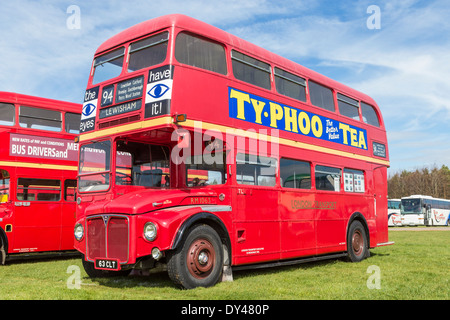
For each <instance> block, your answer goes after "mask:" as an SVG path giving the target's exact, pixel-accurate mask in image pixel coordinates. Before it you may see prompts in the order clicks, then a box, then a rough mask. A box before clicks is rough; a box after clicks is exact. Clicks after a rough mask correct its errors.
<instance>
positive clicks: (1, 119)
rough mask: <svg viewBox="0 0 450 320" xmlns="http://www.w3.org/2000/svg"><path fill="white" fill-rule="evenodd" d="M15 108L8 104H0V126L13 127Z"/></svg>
mask: <svg viewBox="0 0 450 320" xmlns="http://www.w3.org/2000/svg"><path fill="white" fill-rule="evenodd" d="M14 118H15V108H14V105H12V104H9V103H0V125H3V126H12V125H14V120H15V119H14Z"/></svg>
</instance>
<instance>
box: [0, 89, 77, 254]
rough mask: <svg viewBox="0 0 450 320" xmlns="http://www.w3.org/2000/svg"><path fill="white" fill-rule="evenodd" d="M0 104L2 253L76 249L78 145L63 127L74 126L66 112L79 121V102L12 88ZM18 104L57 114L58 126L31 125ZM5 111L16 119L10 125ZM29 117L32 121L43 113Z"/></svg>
mask: <svg viewBox="0 0 450 320" xmlns="http://www.w3.org/2000/svg"><path fill="white" fill-rule="evenodd" d="M0 105H1V106H2V107H3V108H5V109H2V112H3V114H2V120H3V122H2V124H1V125H0V141H2V143H1V147H0V169H1V177H0V178H1V179H0V181H1V186H2V193H4V195H3V197H4V198H2V202H1V203H0V240H2V241H1V244H2V245H3V246H2V249H3V250H4V252H2V253H3V257H6V255H9V254H15V253H31V252H45V251H60V250H74V247H73V226H74V223H75V220H76V217H75V200H76V176H77V173H76V170H77V164H78V159H77V157H78V145H77V144H76V143H75V141H74V139H75V137H76V136H77V134H76V133H75V132H69V130H66V129H68V128H69V127H70V128H71V130H73V128H74V127H73V125H75V123H72V124H69V122H68V121H69V120H68V119H69V118H68V116H69V114H70V116H74V117H75V120H76V117H77V116H78V121H79V116H80V113H81V105H80V104H75V103H70V102H64V101H57V100H51V99H45V98H40V97H33V96H27V95H22V94H17V93H10V92H0ZM22 107H27V108H28V107H30V108H39V110H42V109H45V110H49V111H58V112H60V114H61V119H60V122H58V123H59V124H60V126H61V130H60V131H59V132H54V131H49V130H45V125H46V124H45V123H44V124H42V125H41V127H36V128H35V124H33V123H32V121H30V120H29V119H30V117H27V116H26V115H27V114H25V111H23V113H24V114H22V113H21V111H19V109H20V108H22ZM7 110H9V111H10V112H11V114H10V116H11V119H14V120H12V121H11V122H10V123H8V121H5V119H6V118H7V117H8V116H6V115H7V112H9V111H7ZM30 115H32V116H34V117H35V119H38V118H39V117H41V116H42V115H41V114H39V113H36V114H30ZM36 121H37V122H39V121H40V120H39V119H38V120H36ZM51 125H53V122H51ZM42 127H44V128H42ZM45 181H50V183H51V185H45ZM42 182H44V185H42ZM28 183H33V184H28ZM39 183H41V185H39ZM25 193H27V196H25ZM0 262H1V261H0Z"/></svg>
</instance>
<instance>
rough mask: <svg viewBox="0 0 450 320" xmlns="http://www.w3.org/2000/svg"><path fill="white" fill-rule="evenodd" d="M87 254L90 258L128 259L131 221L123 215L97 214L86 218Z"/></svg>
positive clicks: (120, 260) (124, 260)
mask: <svg viewBox="0 0 450 320" xmlns="http://www.w3.org/2000/svg"><path fill="white" fill-rule="evenodd" d="M86 227H87V232H86V238H87V248H86V249H87V250H86V255H87V258H88V259H89V260H95V259H99V258H108V259H118V260H119V262H121V263H126V262H127V261H128V246H129V236H128V233H129V221H128V218H127V217H121V216H96V217H93V218H88V219H87V220H86Z"/></svg>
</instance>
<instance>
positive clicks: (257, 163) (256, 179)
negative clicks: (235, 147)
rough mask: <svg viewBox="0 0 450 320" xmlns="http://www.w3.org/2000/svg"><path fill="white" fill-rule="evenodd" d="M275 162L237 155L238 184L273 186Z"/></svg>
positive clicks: (258, 157)
mask: <svg viewBox="0 0 450 320" xmlns="http://www.w3.org/2000/svg"><path fill="white" fill-rule="evenodd" d="M276 168H277V160H276V159H275V158H269V157H263V156H257V155H253V154H243V153H238V154H237V157H236V180H237V183H239V184H247V185H255V186H271V187H273V186H275V182H276V178H275V174H276Z"/></svg>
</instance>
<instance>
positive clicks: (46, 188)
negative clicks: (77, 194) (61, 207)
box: [17, 178, 61, 201]
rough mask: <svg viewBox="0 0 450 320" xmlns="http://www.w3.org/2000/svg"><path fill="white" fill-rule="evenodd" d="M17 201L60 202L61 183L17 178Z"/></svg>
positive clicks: (50, 180)
mask: <svg viewBox="0 0 450 320" xmlns="http://www.w3.org/2000/svg"><path fill="white" fill-rule="evenodd" d="M17 200H25V201H59V200H61V181H59V180H54V179H33V178H19V179H18V181H17Z"/></svg>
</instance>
